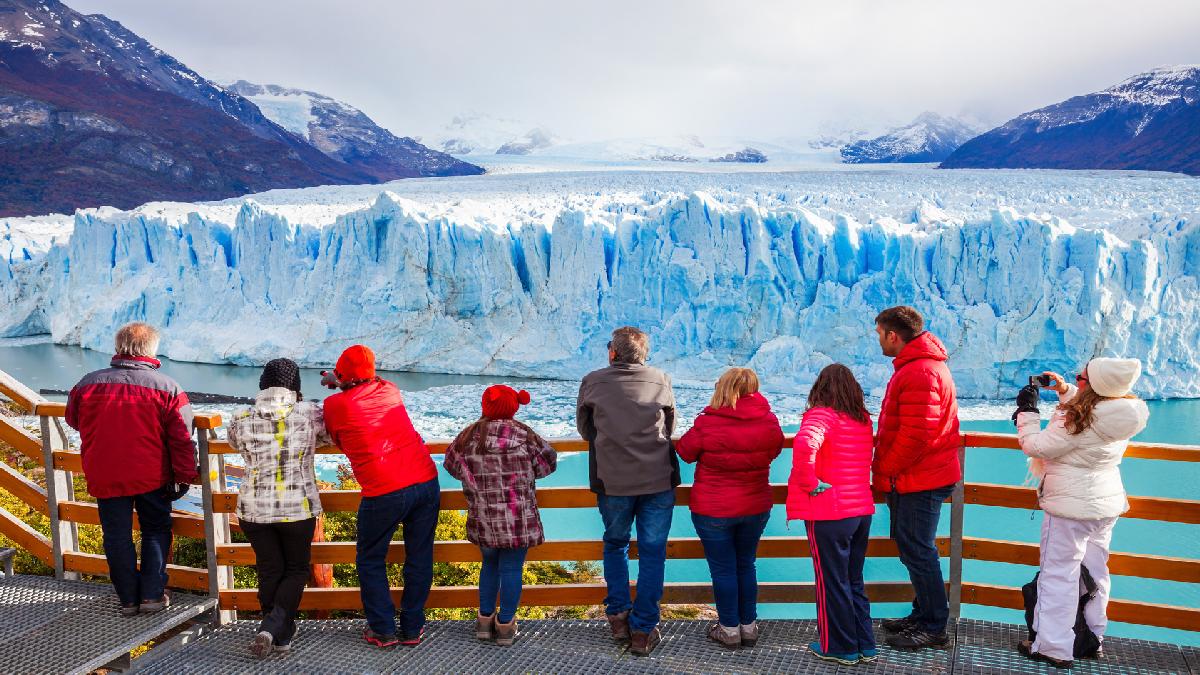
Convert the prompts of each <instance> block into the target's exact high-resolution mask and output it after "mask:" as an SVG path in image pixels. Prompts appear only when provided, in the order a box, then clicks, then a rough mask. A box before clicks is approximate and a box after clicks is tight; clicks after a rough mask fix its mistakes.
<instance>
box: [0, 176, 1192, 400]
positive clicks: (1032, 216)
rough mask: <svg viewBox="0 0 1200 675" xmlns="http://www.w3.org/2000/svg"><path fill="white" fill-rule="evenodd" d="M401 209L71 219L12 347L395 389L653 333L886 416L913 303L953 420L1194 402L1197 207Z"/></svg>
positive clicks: (44, 261) (1089, 188)
mask: <svg viewBox="0 0 1200 675" xmlns="http://www.w3.org/2000/svg"><path fill="white" fill-rule="evenodd" d="M389 188H390V190H389V191H388V192H383V193H381V192H380V189H379V188H378V187H372V186H344V187H327V188H310V189H303V190H290V191H279V190H277V191H272V192H270V193H266V194H263V195H258V196H255V197H254V198H252V199H232V200H227V201H224V202H218V203H208V204H174V205H148V206H145V207H141V208H139V209H136V210H134V211H113V210H85V211H80V212H79V213H78V214H76V216H75V218H74V225H73V232H72V233H71V236H70V238H69V240H65V239H59V241H58V243H56V244H54V245H52V246H42V247H36V246H24V247H23V248H24V249H25V250H29V251H31V256H30V257H29V258H26V257H25V256H24V255H23V254H22V255H19V256H16V259H15V261H14V262H9V261H8V260H5V259H3V258H0V336H13V337H17V336H27V335H33V334H45V333H50V334H52V335H53V337H54V339H55V340H56V341H59V342H65V343H72V344H82V345H83V346H85V347H90V348H96V349H103V348H104V347H105V346H106V345H107V344H109V341H110V339H111V335H112V332H113V330H114V329H115V327H116V326H118V325H120V324H121V323H123V322H126V321H129V320H133V319H142V320H148V321H151V322H153V323H155V324H157V325H160V326H163V327H164V340H163V352H164V354H165V355H167V356H169V357H171V358H176V359H182V360H195V361H209V362H233V363H240V364H252V363H263V362H265V361H266V360H269V359H271V358H274V357H277V356H288V357H291V358H294V359H296V360H298V361H300V362H302V363H304V364H306V365H324V364H328V363H330V362H332V361H333V360H334V359H336V358H337V355H338V353H339V352H340V351H341V350H342V349H343V348H344V347H345V345H347V344H351V343H353V342H361V341H366V342H367V343H368V344H370V345H371V347H372V348H373V349H375V351H376V353H377V354H378V355H379V359H380V364H381V367H385V368H390V369H396V370H415V371H430V372H451V373H481V374H491V375H518V376H533V377H552V378H564V379H573V378H578V377H579V376H581V375H582V374H583V373H585V372H587V371H588V370H590V369H592V368H594V367H598V366H599V365H600V364H601V363H602V361H603V354H604V344H605V341H606V340H607V339H608V334H609V332H610V331H611V330H612V329H613V328H614V327H616V326H620V325H637V326H643V327H645V328H646V329H647V330H648V331H649V332H650V335H651V345H652V358H653V363H654V364H655V365H656V366H659V367H662V368H665V369H666V370H667V371H668V372H670V373H672V375H673V376H674V377H675V378H676V380H677V381H687V382H693V383H694V382H700V383H702V384H703V386H705V387H709V386H711V382H712V381H713V380H714V379H715V378H716V376H717V375H718V374H719V373H720V372H721V371H722V370H724V369H725V368H726V367H728V366H730V365H747V364H748V365H750V366H751V367H754V368H755V369H757V370H758V372H759V373H760V375H761V376H762V377H763V378H764V381H765V382H766V383H767V384H768V385H769V386H770V390H771V391H777V390H791V391H802V390H804V389H806V388H807V386H808V385H809V384H810V383H811V382H812V381H813V378H814V377H815V375H816V373H817V372H818V371H819V370H820V369H821V368H822V367H823V366H825V365H826V364H828V363H830V362H832V361H839V362H842V363H845V364H848V365H850V366H851V367H852V368H854V370H855V374H856V375H857V376H858V377H859V379H860V381H861V382H862V383H863V385H864V388H866V389H867V390H868V392H873V393H875V395H879V394H880V393H882V390H883V385H884V384H885V383H886V382H887V378H888V377H889V376H890V374H891V371H892V367H891V363H890V361H889V360H888V359H887V358H885V357H883V356H881V355H880V354H879V348H878V345H877V344H876V340H875V335H874V331H873V324H872V323H871V322H872V320H873V319H874V317H875V315H876V314H877V313H878V312H879V310H880V309H882V308H884V307H888V306H891V305H896V304H902V303H903V304H913V305H915V306H916V307H917V308H918V309H920V310H921V311H922V312H923V313H925V316H926V318H927V320H928V325H929V327H930V329H931V330H933V331H934V332H936V333H937V334H938V335H939V336H940V337H941V338H942V339H943V341H944V342H945V343H946V345H947V347H948V349H949V351H950V367H951V369H952V371H953V373H954V376H955V379H956V382H957V385H958V390H959V393H960V395H962V396H971V397H977V396H982V397H997V398H999V397H1004V398H1008V399H1009V400H1011V398H1010V397H1011V396H1012V395H1013V393H1014V392H1015V390H1016V387H1018V386H1020V385H1021V384H1023V383H1024V382H1026V381H1027V379H1026V378H1027V377H1028V375H1029V374H1031V373H1037V372H1041V371H1042V370H1044V369H1047V368H1049V369H1053V370H1058V371H1059V372H1078V368H1079V367H1080V365H1081V364H1082V363H1084V362H1086V360H1087V359H1088V358H1090V357H1092V356H1095V355H1111V354H1119V355H1123V356H1130V357H1137V358H1140V359H1142V360H1143V363H1144V364H1145V376H1144V377H1143V379H1142V380H1141V381H1140V382H1139V383H1138V394H1139V395H1143V396H1179V397H1198V396H1200V380H1198V379H1197V378H1196V371H1197V368H1198V367H1200V348H1198V345H1200V298H1198V296H1197V293H1196V287H1197V280H1198V279H1200V217H1198V214H1197V208H1198V207H1197V205H1198V204H1200V181H1196V180H1191V179H1188V178H1184V177H1177V176H1155V175H1146V174H1132V175H1130V174H1115V175H1103V176H1096V175H1093V174H1086V173H1075V172H1020V171H1018V172H1012V171H996V172H986V173H980V172H952V171H937V170H930V169H920V168H917V169H908V170H890V171H889V170H872V171H860V170H855V169H854V168H853V167H842V168H839V169H834V170H828V171H809V172H784V173H771V172H760V173H717V174H706V173H701V172H656V171H644V172H637V171H621V172H588V173H575V174H537V175H497V176H495V177H493V178H492V179H491V180H487V181H479V180H475V179H466V178H446V179H441V180H438V181H400V182H397V183H393V184H392V185H390V186H389ZM18 230H19V231H22V232H30V228H28V227H18ZM39 250H41V251H45V252H44V253H38V252H37V251H39Z"/></svg>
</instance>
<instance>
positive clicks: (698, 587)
mask: <svg viewBox="0 0 1200 675" xmlns="http://www.w3.org/2000/svg"><path fill="white" fill-rule="evenodd" d="M630 588H631V589H632V590H633V591H634V592H635V593H636V590H637V587H636V586H635V585H633V584H631V585H630ZM402 592H403V589H402V588H395V587H393V588H392V597H393V599H394V600H395V601H396V603H397V604H399V602H400V594H401V593H402ZM606 594H607V589H606V587H605V586H604V584H558V585H535V586H526V587H525V588H524V589H522V591H521V604H522V606H526V607H564V606H571V605H597V604H600V603H601V602H603V601H604V596H605V595H606ZM867 596H868V597H870V599H871V600H872V601H873V602H908V601H910V600H912V586H911V584H909V583H908V582H881V583H870V584H867ZM814 598H815V591H814V586H813V584H810V583H806V584H798V583H788V582H767V583H760V584H759V585H758V600H759V602H813V601H814ZM712 601H713V599H712V586H711V585H709V584H683V583H670V584H665V585H664V587H663V603H665V604H700V603H711V602H712ZM478 605H479V589H478V588H477V587H475V586H441V587H434V588H433V589H432V590H431V591H430V593H429V601H428V602H427V603H426V605H425V606H426V607H429V608H453V607H477V606H478ZM221 608H222V609H233V610H256V609H259V605H258V590H257V589H253V588H239V589H236V590H228V591H221ZM300 609H362V599H361V597H360V595H359V589H358V588H356V587H348V588H308V589H305V591H304V596H303V597H302V598H301V599H300Z"/></svg>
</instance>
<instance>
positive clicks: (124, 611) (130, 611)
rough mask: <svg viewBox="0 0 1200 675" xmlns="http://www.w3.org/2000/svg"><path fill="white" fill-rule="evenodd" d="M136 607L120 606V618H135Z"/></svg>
mask: <svg viewBox="0 0 1200 675" xmlns="http://www.w3.org/2000/svg"><path fill="white" fill-rule="evenodd" d="M138 609H139V607H138V606H137V605H121V616H137V613H138Z"/></svg>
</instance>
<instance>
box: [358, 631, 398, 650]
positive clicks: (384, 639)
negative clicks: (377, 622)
mask: <svg viewBox="0 0 1200 675" xmlns="http://www.w3.org/2000/svg"><path fill="white" fill-rule="evenodd" d="M363 639H364V640H366V641H367V644H370V645H375V646H376V647H394V646H396V645H398V644H400V638H399V637H397V636H396V634H395V633H388V634H386V635H385V634H383V633H376V632H375V631H373V630H371V629H370V628H367V630H366V631H365V632H364V633H363Z"/></svg>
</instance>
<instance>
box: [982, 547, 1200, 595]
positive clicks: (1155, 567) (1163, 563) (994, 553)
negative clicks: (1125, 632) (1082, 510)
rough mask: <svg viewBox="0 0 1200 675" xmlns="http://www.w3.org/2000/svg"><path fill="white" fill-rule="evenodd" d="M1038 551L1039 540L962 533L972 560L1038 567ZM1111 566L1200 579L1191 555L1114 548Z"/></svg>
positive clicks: (1133, 573) (1149, 575) (1117, 570)
mask: <svg viewBox="0 0 1200 675" xmlns="http://www.w3.org/2000/svg"><path fill="white" fill-rule="evenodd" d="M1039 552H1040V549H1039V547H1038V545H1037V544H1029V543H1024V542H1016V541H1002V540H997V539H980V538H977V537H963V557H965V558H969V559H972V560H988V561H991V562H1005V563H1014V564H1017V565H1030V566H1032V567H1037V566H1038V564H1039V561H1040V557H1039ZM1108 570H1109V572H1110V573H1112V574H1121V575H1125V576H1130V577H1141V578H1143V579H1164V580H1166V581H1182V582H1185V583H1193V584H1194V583H1200V560H1191V559H1188V558H1172V557H1169V556H1159V555H1148V554H1144V553H1120V552H1117V551H1114V552H1112V553H1111V554H1109V559H1108Z"/></svg>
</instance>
